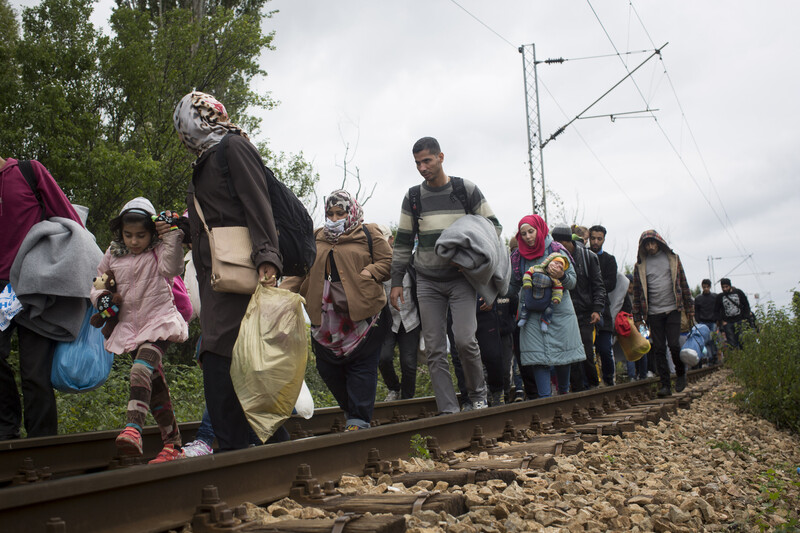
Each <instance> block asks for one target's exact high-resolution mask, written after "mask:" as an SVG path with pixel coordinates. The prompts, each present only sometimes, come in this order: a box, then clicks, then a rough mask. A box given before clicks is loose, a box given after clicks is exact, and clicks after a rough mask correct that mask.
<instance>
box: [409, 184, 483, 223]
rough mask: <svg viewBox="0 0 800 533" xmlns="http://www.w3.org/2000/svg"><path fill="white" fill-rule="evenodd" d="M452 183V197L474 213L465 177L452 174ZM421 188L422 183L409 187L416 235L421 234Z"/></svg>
mask: <svg viewBox="0 0 800 533" xmlns="http://www.w3.org/2000/svg"><path fill="white" fill-rule="evenodd" d="M450 183H452V185H453V192H452V193H450V197H451V198H455V199H457V200H458V201H459V202H460V203H461V206H462V207H463V208H464V211H465V212H466V213H467V214H468V215H474V214H475V212H474V211H473V210H472V205H471V204H470V203H469V198H467V187H466V186H465V185H464V179H463V178H459V177H458V176H450ZM421 188H422V186H421V185H414V186H413V187H411V188H410V189H408V202H409V204H411V219H412V229H413V234H414V235H419V219H420V218H422V217H421V216H420V212H421V208H420V199H421V195H422V193H421V192H420V189H421Z"/></svg>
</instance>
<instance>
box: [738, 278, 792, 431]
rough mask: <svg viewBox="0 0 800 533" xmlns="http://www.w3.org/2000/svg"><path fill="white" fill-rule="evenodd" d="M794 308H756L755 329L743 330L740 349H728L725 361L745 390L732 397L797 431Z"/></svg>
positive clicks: (780, 426) (758, 413) (760, 413)
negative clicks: (756, 327)
mask: <svg viewBox="0 0 800 533" xmlns="http://www.w3.org/2000/svg"><path fill="white" fill-rule="evenodd" d="M795 294H797V293H795ZM795 301H797V300H796V299H795ZM796 307H797V306H793V308H783V309H780V308H776V307H775V306H773V305H770V306H769V307H768V308H767V309H766V310H761V309H759V310H758V312H757V314H756V318H757V323H758V325H759V327H758V329H757V330H748V331H745V332H744V334H743V336H742V349H740V350H728V351H727V352H726V355H727V357H726V360H725V362H726V365H728V366H730V368H731V369H733V373H734V377H735V379H736V381H737V382H738V383H739V384H741V385H742V387H744V389H745V391H744V393H743V394H741V395H737V396H735V400H736V401H738V403H739V404H740V405H741V406H742V407H743V408H744V409H746V410H747V411H749V412H751V413H753V414H754V415H757V416H760V417H762V418H765V419H767V420H769V421H771V422H773V423H774V424H775V425H776V426H777V427H779V428H783V429H789V430H791V431H793V432H795V433H800V318H798V309H797V308H796Z"/></svg>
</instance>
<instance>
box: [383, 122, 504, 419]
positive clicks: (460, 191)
mask: <svg viewBox="0 0 800 533" xmlns="http://www.w3.org/2000/svg"><path fill="white" fill-rule="evenodd" d="M412 152H413V154H414V161H415V163H416V165H417V171H419V173H420V174H421V175H422V177H423V178H424V180H425V181H423V182H422V184H421V185H417V186H414V187H412V188H411V189H409V191H408V192H407V193H406V195H405V197H404V198H403V205H402V209H401V211H400V222H399V225H398V228H397V237H396V238H395V245H394V252H393V255H392V291H391V294H390V299H391V303H392V305H393V306H394V307H395V308H397V309H400V304H401V303H404V299H403V276H404V275H405V272H406V267H407V265H408V262H409V260H410V259H411V253H412V251H413V250H414V241H415V238H416V239H418V242H417V251H416V253H415V254H414V267H415V269H416V272H417V287H416V290H417V299H418V301H419V314H420V321H421V322H422V336H423V339H424V340H425V348H426V351H427V355H428V369H429V371H430V376H431V385H432V387H433V392H434V395H435V396H436V405H437V408H438V410H439V412H441V413H455V412H457V411H458V410H459V405H458V400H457V399H456V393H455V389H454V387H453V382H452V378H451V375H450V367H449V364H448V361H447V340H446V339H447V335H446V318H447V309H448V307H449V309H450V312H451V313H452V316H453V333H454V337H455V342H456V348H457V349H458V354H459V358H460V359H461V365H462V367H463V369H464V377H465V381H466V387H467V392H468V395H469V401H470V403H468V404H467V405H470V404H471V406H472V407H471V408H472V409H483V408H485V407H487V403H486V381H485V379H484V377H483V366H482V363H481V354H480V349H479V348H478V342H477V340H476V338H475V331H476V328H477V319H476V315H475V300H476V298H477V294H476V291H475V289H474V288H473V287H472V286H471V285H470V284H469V282H468V281H467V279H466V278H465V277H464V275H463V274H462V273H461V272H460V271H459V268H458V266H457V265H454V264H451V263H450V262H449V261H448V260H446V259H443V258H441V257H439V256H437V255H436V253H435V252H434V246H435V245H436V240H437V239H438V238H439V236H440V235H441V233H442V231H444V230H445V229H447V228H448V227H449V226H450V225H451V224H452V223H453V222H455V221H456V220H458V219H459V218H461V217H462V216H464V215H466V214H474V215H481V216H484V217H486V218H488V219H489V220H490V221H492V223H493V224H494V225H495V227H496V228H497V234H498V236H499V235H500V231H501V230H502V227H501V226H500V222H499V221H498V220H497V217H496V216H495V215H494V213H493V212H492V209H491V207H489V204H488V202H487V201H486V199H485V198H484V197H483V194H482V193H481V191H480V189H478V187H477V186H476V185H475V184H473V183H471V182H469V181H467V180H464V179H462V178H458V177H455V176H453V177H451V176H448V175H447V174H446V173H445V172H444V169H443V168H442V162H443V161H444V154H443V153H442V151H441V148H440V147H439V143H438V141H437V140H436V139H434V138H433V137H423V138H422V139H420V140H418V141H417V142H416V143H415V144H414V147H413V149H412Z"/></svg>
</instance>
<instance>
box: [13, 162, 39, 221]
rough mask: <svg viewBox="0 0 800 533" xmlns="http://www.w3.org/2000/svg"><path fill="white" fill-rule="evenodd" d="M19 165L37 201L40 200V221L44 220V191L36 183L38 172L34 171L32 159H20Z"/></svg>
mask: <svg viewBox="0 0 800 533" xmlns="http://www.w3.org/2000/svg"><path fill="white" fill-rule="evenodd" d="M18 166H19V171H20V172H21V173H22V176H23V177H24V178H25V181H27V182H28V185H29V186H30V188H31V190H32V191H33V195H34V196H36V201H37V202H39V207H40V208H41V210H42V215H41V217H40V218H39V221H42V220H44V215H45V208H44V200H43V199H42V193H41V191H40V190H39V186H38V185H37V183H36V174H34V173H33V165H32V164H31V162H30V160H28V159H25V160H23V161H19V162H18Z"/></svg>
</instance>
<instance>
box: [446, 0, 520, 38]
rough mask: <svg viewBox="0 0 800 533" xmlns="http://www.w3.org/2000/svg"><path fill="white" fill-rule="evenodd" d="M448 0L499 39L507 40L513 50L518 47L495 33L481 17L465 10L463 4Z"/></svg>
mask: <svg viewBox="0 0 800 533" xmlns="http://www.w3.org/2000/svg"><path fill="white" fill-rule="evenodd" d="M450 1H451V2H453V3H454V4H455V5H457V6H458V7H459V8H461V9H462V10H463V11H464V13H466V14H467V15H469V16H470V17H472V18H474V19H475V20H477V21H478V23H479V24H481V25H482V26H483V27H484V28H486V29H487V30H489V31H490V32H492V33H494V34H495V35H497V36H498V37H500V38H501V39H503V40H504V41H505V42H507V43H508V44H510V45H511V46H512V47H514V49H515V50H516V49H517V48H518V46H517V45H515V44H514V43H512V42H511V41H509V40H508V39H506V38H505V37H503V36H502V35H500V34H499V33H497V32H496V31H494V30H493V29H492V28H491V27H490V26H489V25H488V24H486V23H485V22H484V21H482V20H481V19H479V18H478V17H476V16H475V15H473V14H472V13H470V12H469V11H468V10H467V8H465V7H464V6H462V5H461V4H459V3H458V2H456V0H450Z"/></svg>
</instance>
